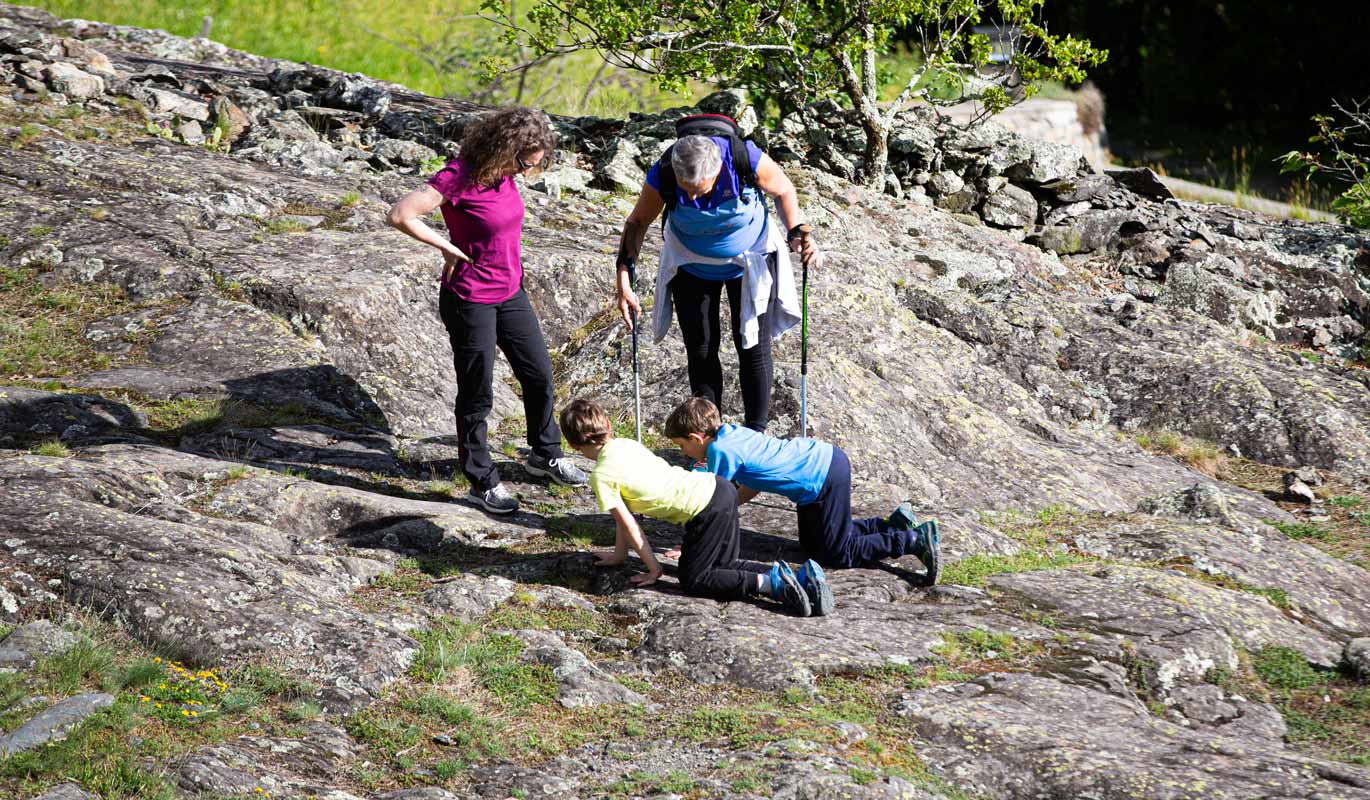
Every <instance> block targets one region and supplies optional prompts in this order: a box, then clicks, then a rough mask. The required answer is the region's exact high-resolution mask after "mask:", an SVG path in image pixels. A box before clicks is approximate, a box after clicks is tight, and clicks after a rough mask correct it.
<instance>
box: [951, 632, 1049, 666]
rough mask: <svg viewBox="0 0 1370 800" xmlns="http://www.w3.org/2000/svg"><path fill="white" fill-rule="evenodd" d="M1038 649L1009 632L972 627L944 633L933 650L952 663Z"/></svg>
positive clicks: (1003, 656) (1000, 657) (1006, 656)
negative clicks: (940, 641) (939, 642)
mask: <svg viewBox="0 0 1370 800" xmlns="http://www.w3.org/2000/svg"><path fill="white" fill-rule="evenodd" d="M1037 649H1039V648H1037V647H1036V646H1034V645H1032V644H1028V643H1024V642H1020V641H1019V640H1017V639H1015V638H1014V637H1013V635H1012V634H1009V633H1003V632H991V631H987V630H983V629H981V628H972V629H971V630H967V631H950V632H948V633H944V634H942V643H941V644H939V645H936V646H934V647H933V648H932V652H934V653H936V654H937V655H939V656H942V657H943V658H945V659H946V660H947V661H948V662H949V663H951V664H966V663H969V662H973V661H982V660H985V659H1002V658H1013V657H1015V656H1019V655H1024V654H1027V653H1030V652H1035V651H1036V650H1037Z"/></svg>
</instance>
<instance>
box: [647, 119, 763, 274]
mask: <svg viewBox="0 0 1370 800" xmlns="http://www.w3.org/2000/svg"><path fill="white" fill-rule="evenodd" d="M709 140H710V141H712V142H713V143H714V144H715V145H717V146H718V150H719V154H720V155H721V156H722V157H723V167H722V168H721V169H720V170H719V173H718V180H717V181H715V182H714V188H713V191H711V192H709V194H707V195H703V196H700V197H696V198H695V199H693V200H691V199H690V198H689V196H688V195H686V194H685V192H684V191H682V190H681V189H680V188H679V187H677V188H676V206H675V209H674V210H672V211H671V220H670V222H669V223H668V224H669V225H670V226H671V229H672V230H673V231H674V232H675V234H676V235H677V236H679V237H680V241H681V242H682V243H683V244H684V245H685V246H686V247H688V248H690V250H692V251H694V252H696V253H699V254H700V255H702V256H709V257H711V258H730V257H732V256H735V255H738V254H739V253H744V252H746V251H747V250H750V249H752V248H754V247H756V246H757V244H758V243H759V242H764V241H765V238H764V236H765V232H766V204H765V202H763V201H762V199H761V194H760V192H759V191H758V190H757V189H756V187H752V186H743V185H742V181H741V179H740V178H739V177H738V174H737V170H736V169H734V167H733V148H732V144H731V143H730V142H729V141H728V139H727V138H726V137H722V136H710V137H709ZM745 144H746V147H747V156H748V158H749V159H750V160H751V162H752V173H753V174H755V173H756V170H757V167H758V166H759V165H760V164H761V148H759V147H757V146H756V145H755V144H753V143H752V142H751V141H747V142H746V143H745ZM647 185H648V186H651V187H652V188H653V189H656V190H657V191H660V190H661V166H660V162H658V163H656V164H653V165H652V168H651V169H650V170H648V171H647ZM682 269H684V270H685V271H686V272H689V273H690V274H692V275H695V276H697V277H700V278H705V279H707V280H724V281H726V280H732V279H734V278H740V277H742V267H741V266H738V265H735V264H685V265H683V266H682Z"/></svg>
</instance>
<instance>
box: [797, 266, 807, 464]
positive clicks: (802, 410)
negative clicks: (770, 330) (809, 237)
mask: <svg viewBox="0 0 1370 800" xmlns="http://www.w3.org/2000/svg"><path fill="white" fill-rule="evenodd" d="M803 264H804V268H803V278H802V279H801V283H800V286H801V288H800V290H799V293H800V298H801V299H800V301H799V436H800V438H803V437H805V436H807V435H808V432H809V419H808V410H809V407H808V406H809V402H808V401H809V261H808V259H803Z"/></svg>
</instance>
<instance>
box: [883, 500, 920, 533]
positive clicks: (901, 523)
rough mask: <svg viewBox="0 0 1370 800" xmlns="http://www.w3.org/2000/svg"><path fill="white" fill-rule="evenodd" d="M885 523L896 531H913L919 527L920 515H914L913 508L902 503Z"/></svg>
mask: <svg viewBox="0 0 1370 800" xmlns="http://www.w3.org/2000/svg"><path fill="white" fill-rule="evenodd" d="M885 521H886V522H888V523H889V525H890V527H891V528H894V529H895V530H901V531H911V530H913V529H914V528H916V527H918V515H917V514H915V513H913V506H911V505H909V504H908V503H900V504H899V507H898V508H896V509H895V510H894V513H893V514H890V515H889V518H888V519H886V520H885Z"/></svg>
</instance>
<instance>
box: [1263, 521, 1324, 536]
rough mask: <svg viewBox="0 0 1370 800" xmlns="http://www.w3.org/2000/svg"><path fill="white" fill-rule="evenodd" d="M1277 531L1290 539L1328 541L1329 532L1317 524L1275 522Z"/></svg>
mask: <svg viewBox="0 0 1370 800" xmlns="http://www.w3.org/2000/svg"><path fill="white" fill-rule="evenodd" d="M1271 524H1272V525H1274V526H1275V529H1276V530H1278V531H1279V532H1280V533H1283V534H1284V535H1285V536H1288V537H1289V538H1290V539H1326V538H1327V537H1328V531H1327V529H1326V528H1324V527H1322V526H1321V525H1319V524H1317V523H1316V522H1274V523H1271Z"/></svg>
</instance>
